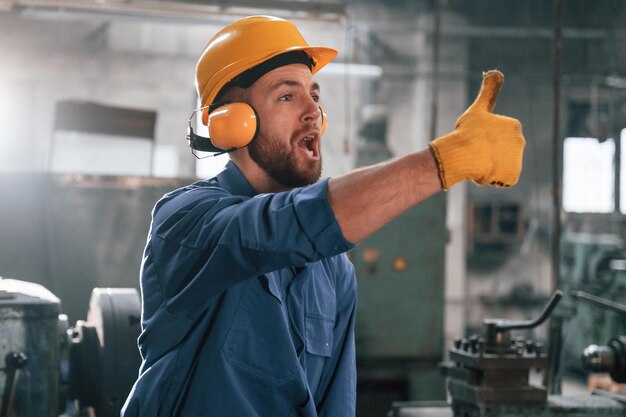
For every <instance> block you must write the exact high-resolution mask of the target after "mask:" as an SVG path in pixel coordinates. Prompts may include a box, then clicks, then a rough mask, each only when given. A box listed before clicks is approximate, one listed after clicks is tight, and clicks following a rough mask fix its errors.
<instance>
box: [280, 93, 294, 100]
mask: <svg viewBox="0 0 626 417" xmlns="http://www.w3.org/2000/svg"><path fill="white" fill-rule="evenodd" d="M279 100H280V101H291V94H285V95H284V96H281V97H280V99H279Z"/></svg>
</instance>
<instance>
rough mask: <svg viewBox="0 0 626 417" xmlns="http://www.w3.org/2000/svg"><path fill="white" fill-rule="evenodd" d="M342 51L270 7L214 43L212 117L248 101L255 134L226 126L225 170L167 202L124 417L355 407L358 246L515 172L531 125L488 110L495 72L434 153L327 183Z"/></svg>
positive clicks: (149, 252) (147, 260)
mask: <svg viewBox="0 0 626 417" xmlns="http://www.w3.org/2000/svg"><path fill="white" fill-rule="evenodd" d="M335 54H336V51H334V50H332V49H330V48H323V47H312V46H309V45H308V44H307V43H306V42H305V41H304V39H303V38H302V36H301V35H300V33H299V32H298V31H297V29H296V28H295V26H293V25H292V24H291V23H289V22H287V21H285V20H282V19H277V18H272V17H267V16H254V17H249V18H245V19H242V20H240V21H237V22H235V23H233V24H231V25H229V26H227V27H226V28H224V29H223V30H222V31H220V32H219V33H218V34H217V35H216V36H215V37H214V38H213V39H212V40H211V41H210V42H209V44H208V45H207V47H206V49H205V51H204V53H203V55H202V57H201V58H200V61H199V62H198V66H197V71H196V76H197V87H198V93H199V95H200V97H201V99H202V106H203V111H204V114H203V119H204V120H205V122H207V121H209V120H210V118H211V117H215V123H214V124H216V125H217V124H218V122H219V120H220V119H219V117H220V116H219V115H218V116H214V115H216V114H219V112H220V110H219V109H220V108H222V107H223V106H221V105H222V104H223V103H246V104H245V106H248V105H249V106H251V107H252V108H253V109H254V111H253V112H252V113H251V116H250V117H251V118H252V119H254V122H255V123H256V125H255V128H254V130H255V131H256V133H255V134H254V135H253V140H252V141H251V142H250V143H249V144H248V145H247V146H245V144H246V143H247V142H249V140H243V142H241V143H242V144H243V145H244V146H243V147H240V146H239V145H237V144H234V145H233V143H230V144H228V139H229V138H230V136H233V137H235V136H237V135H238V134H239V133H240V132H239V130H240V129H239V128H234V129H231V130H233V131H232V132H229V133H227V134H224V133H223V132H221V133H219V134H220V135H221V136H222V138H221V139H224V138H226V142H227V144H226V145H222V148H223V149H226V148H228V149H229V150H232V152H231V153H230V157H231V161H230V162H229V163H228V165H227V166H226V168H225V169H224V171H222V172H221V173H220V174H219V175H217V176H216V177H215V178H211V179H208V180H204V181H199V182H197V183H195V184H193V185H190V186H187V187H184V188H182V189H179V190H176V191H174V192H172V193H169V194H167V195H166V196H165V197H164V198H163V199H162V200H161V201H159V202H158V203H157V205H156V207H155V208H154V211H153V218H152V226H151V230H150V234H149V237H148V243H147V246H146V249H145V255H144V259H143V265H142V271H141V288H142V299H143V312H142V329H143V332H142V334H141V336H140V338H139V348H140V350H141V354H142V357H143V363H142V367H141V370H140V375H139V379H138V380H137V382H136V384H135V386H134V388H133V391H132V392H131V394H130V395H129V398H128V400H127V402H126V404H125V406H124V410H123V412H122V414H123V415H124V416H125V417H131V416H144V417H148V416H220V417H222V416H234V417H238V416H242V417H243V416H249V417H252V416H259V417H275V416H296V415H297V416H306V417H314V416H340V417H348V416H354V413H355V397H356V394H355V390H356V388H355V387H356V371H355V367H356V366H355V352H354V320H355V306H356V281H355V276H354V269H353V267H352V265H351V263H350V262H349V261H348V260H347V257H346V256H345V252H346V251H347V250H349V249H350V248H352V247H353V245H354V244H356V243H358V242H360V241H362V240H363V239H365V238H366V237H368V236H369V235H371V234H372V233H374V232H375V231H376V230H378V229H380V228H381V227H382V226H384V225H385V224H386V223H388V222H389V221H390V220H392V219H393V218H395V217H397V216H398V215H399V214H401V213H402V212H403V211H405V210H407V209H408V208H410V207H412V206H414V205H415V204H418V203H419V202H420V201H423V200H424V199H426V198H428V197H429V196H431V195H433V194H435V193H437V192H438V191H440V190H441V189H442V188H444V189H446V188H448V187H450V186H452V185H453V184H455V183H456V182H459V181H462V180H465V179H471V180H474V181H476V182H478V183H481V184H486V183H491V184H493V185H496V186H509V185H514V184H515V183H516V182H517V179H518V176H519V173H520V171H521V162H522V152H523V147H524V143H525V141H524V138H523V136H522V133H521V127H520V124H519V122H518V121H516V120H514V119H510V118H506V117H503V116H498V115H494V114H491V109H492V108H493V106H494V104H495V99H496V96H497V93H498V90H499V85H500V82H501V81H502V79H501V74H499V73H497V72H490V73H488V74H487V75H486V76H485V81H484V83H483V87H482V89H481V93H480V95H479V98H478V99H477V100H476V102H475V103H474V104H473V105H472V106H471V107H470V109H468V111H467V112H466V113H465V114H464V115H463V116H462V117H461V118H460V119H459V121H458V122H457V127H456V129H455V130H454V131H453V132H452V133H450V134H448V135H446V136H444V137H442V138H439V139H437V140H435V141H434V142H432V143H431V144H430V146H429V148H427V149H423V150H420V151H417V152H414V153H411V154H409V155H406V156H403V157H401V158H398V159H394V160H391V161H388V162H385V163H381V164H378V165H375V166H371V167H366V168H362V169H359V170H356V171H353V172H351V173H348V174H346V175H343V176H341V177H337V178H331V179H324V180H320V174H321V167H322V164H321V154H320V142H321V134H322V130H323V129H322V124H323V114H322V111H321V109H320V107H319V98H320V94H321V93H320V87H319V86H318V84H317V83H316V82H315V81H314V79H313V74H315V73H316V72H317V71H318V70H319V69H320V68H321V67H322V66H324V65H325V64H326V63H328V62H330V61H331V60H332V59H333V58H334V56H335ZM209 105H213V106H211V107H210V108H206V106H209ZM226 106H230V104H227V105H226ZM230 111H231V110H230V109H229V110H228V111H226V112H225V114H228V113H229V112H230ZM233 112H234V111H233ZM223 113H224V112H223ZM229 117H230V116H229ZM246 123H247V122H246ZM246 123H242V125H245V124H246ZM211 124H213V121H211V122H209V125H210V126H211ZM241 129H242V130H245V129H244V128H243V127H242V128H241ZM246 129H247V128H246ZM235 130H237V131H235ZM211 135H212V136H216V135H217V133H216V134H214V133H211ZM216 137H217V136H216ZM212 140H214V138H212ZM214 141H215V140H214ZM235 142H237V143H239V140H238V139H237V140H236V141H235ZM231 148H235V149H234V150H233V149H231ZM416 238H418V237H416Z"/></svg>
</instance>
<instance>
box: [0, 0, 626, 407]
mask: <svg viewBox="0 0 626 417" xmlns="http://www.w3.org/2000/svg"><path fill="white" fill-rule="evenodd" d="M249 15H271V16H277V17H280V18H284V19H287V20H289V21H291V22H293V23H294V24H295V25H296V26H297V27H298V28H299V29H300V31H301V32H302V34H303V35H304V38H305V39H306V40H307V42H308V43H309V44H311V45H325V46H330V47H333V48H335V49H337V50H338V51H339V54H338V55H337V58H336V59H335V60H334V61H333V62H332V63H330V64H328V65H327V66H326V67H324V68H323V69H322V70H321V71H320V72H319V73H317V74H316V75H315V80H316V81H317V82H318V83H319V84H320V86H321V92H322V94H321V103H322V106H323V108H324V112H325V114H326V115H327V116H328V122H327V129H326V131H325V134H324V138H323V140H322V143H321V147H322V154H323V156H324V165H323V171H322V176H323V177H335V176H339V175H342V174H345V173H347V172H350V171H352V170H354V169H356V168H358V167H363V166H369V165H372V164H375V163H378V162H381V161H385V160H388V159H389V158H395V157H399V156H402V155H405V154H408V153H410V152H413V151H416V150H419V149H422V148H425V147H427V145H428V143H429V142H430V141H431V140H432V139H434V138H437V137H439V136H441V135H443V134H445V133H447V132H450V131H451V130H452V129H454V126H455V121H456V120H457V118H458V117H459V115H461V114H462V113H463V112H464V111H465V109H466V108H467V107H468V106H469V105H470V104H471V103H472V101H473V100H474V97H475V96H476V93H477V92H478V90H479V88H480V85H481V82H482V78H483V75H482V74H483V72H484V71H488V70H491V69H498V70H499V71H501V72H502V73H503V74H504V83H503V86H502V89H501V91H500V94H499V97H498V100H497V104H496V107H495V110H494V112H495V113H498V114H502V115H507V116H511V117H514V118H517V119H519V120H520V122H521V123H522V126H523V133H524V136H525V138H526V147H525V150H524V159H523V170H522V174H521V176H520V178H519V182H518V184H517V185H515V186H514V187H510V188H494V187H490V186H488V185H478V184H474V183H472V182H469V181H465V182H463V183H460V184H457V185H455V186H454V187H451V188H450V189H448V190H446V191H442V192H439V193H437V194H436V195H435V196H433V197H431V198H429V199H428V200H426V201H424V202H423V203H421V204H419V205H417V206H415V207H414V208H412V209H410V210H408V211H407V212H406V213H404V214H402V215H401V216H400V217H398V218H397V219H395V220H393V221H392V222H390V223H389V224H388V225H386V226H385V227H384V228H383V229H381V230H380V231H378V232H376V233H375V234H374V235H372V236H371V237H369V238H367V239H366V240H365V241H363V242H361V243H359V244H358V245H357V246H356V247H355V248H354V249H352V250H350V251H349V253H348V257H349V259H350V260H351V261H352V263H353V264H354V267H355V270H356V276H357V283H358V308H357V315H356V330H355V343H356V366H357V399H356V415H357V416H358V417H386V416H389V417H396V416H397V417H399V416H414V417H418V416H422V417H427V416H431V417H443V416H446V417H452V416H454V417H487V416H489V417H513V416H557V415H558V416H576V417H586V416H602V417H604V416H624V415H626V246H625V244H626V167H625V166H626V163H625V162H622V161H624V160H625V159H626V131H625V130H624V129H626V2H624V1H623V0H603V1H591V0H524V1H521V0H292V1H290V0H230V1H225V0H0V58H1V59H2V64H0V195H1V197H0V356H1V357H0V371H1V372H0V395H1V396H2V397H1V398H0V401H1V406H0V417H10V416H12V417H31V416H33V417H34V416H37V417H43V416H45V417H57V416H65V417H71V416H92V417H93V416H95V417H109V416H119V413H120V409H121V407H122V405H123V404H124V400H125V399H126V396H127V395H128V392H129V390H130V388H131V386H132V384H133V383H134V381H135V378H136V377H137V370H138V367H139V363H140V357H139V352H138V350H137V345H136V341H137V337H138V335H139V332H140V311H141V305H140V304H141V300H140V296H139V269H140V265H141V261H142V254H143V250H144V247H145V245H146V236H147V234H148V230H149V227H150V213H151V210H152V208H153V207H154V205H155V203H156V202H157V200H159V199H160V198H161V197H162V196H163V195H164V194H165V193H168V192H169V191H172V190H174V189H176V188H179V187H182V186H184V185H187V184H190V183H193V182H195V181H197V180H198V179H201V178H209V177H212V176H214V175H216V174H217V173H218V172H220V171H221V170H222V168H223V167H224V165H225V164H226V163H227V161H228V154H223V155H217V156H214V155H211V154H209V153H202V152H200V153H199V154H198V155H194V154H192V152H191V149H190V147H189V143H188V141H187V139H186V134H187V127H188V124H189V123H197V120H196V119H193V121H192V122H189V119H190V115H191V114H192V112H193V110H194V109H196V108H198V107H200V104H199V101H198V95H197V92H196V87H195V84H194V74H195V69H196V63H197V60H198V58H199V56H200V54H201V53H202V50H203V48H204V46H205V45H206V43H207V42H208V40H209V39H210V38H211V37H212V36H213V35H214V34H215V33H216V32H217V31H218V30H219V29H220V28H222V27H224V26H225V25H227V24H229V23H231V22H234V21H235V20H237V19H240V18H242V17H244V16H249ZM198 126H199V128H201V126H200V125H198ZM329 415H332V413H331V414H329ZM233 417H239V416H233Z"/></svg>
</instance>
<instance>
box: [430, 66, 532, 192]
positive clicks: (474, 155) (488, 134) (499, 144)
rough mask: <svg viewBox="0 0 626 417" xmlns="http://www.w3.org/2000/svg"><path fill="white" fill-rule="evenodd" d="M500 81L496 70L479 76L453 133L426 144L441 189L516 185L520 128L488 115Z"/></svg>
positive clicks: (510, 120) (514, 122)
mask: <svg viewBox="0 0 626 417" xmlns="http://www.w3.org/2000/svg"><path fill="white" fill-rule="evenodd" d="M503 80H504V75H502V73H501V72H500V71H497V70H491V71H488V72H485V73H483V84H482V86H481V88H480V92H479V93H478V97H476V100H475V101H474V103H473V104H472V105H471V106H470V107H469V108H468V109H467V110H466V111H465V113H463V114H462V115H461V117H459V119H458V120H457V121H456V126H455V129H454V131H452V132H451V133H449V134H447V135H445V136H442V137H440V138H437V139H435V140H434V141H432V142H431V143H429V147H430V149H431V151H432V153H433V155H434V156H435V159H436V161H437V166H438V168H439V178H440V179H441V185H442V187H443V188H444V189H447V188H449V187H451V186H452V185H454V184H456V183H457V182H460V181H463V180H472V181H474V182H476V183H478V184H491V185H493V186H494V187H510V186H512V185H515V184H517V180H518V179H519V175H520V172H521V170H522V155H523V153H524V146H525V144H526V140H525V139H524V136H523V134H522V125H521V123H520V122H519V121H518V120H517V119H513V118H510V117H506V116H501V115H498V114H493V113H492V111H493V108H494V106H495V104H496V100H497V98H498V93H499V92H500V87H501V86H502V81H503Z"/></svg>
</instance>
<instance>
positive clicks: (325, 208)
mask: <svg viewBox="0 0 626 417" xmlns="http://www.w3.org/2000/svg"><path fill="white" fill-rule="evenodd" d="M327 182H328V181H327V180H321V181H319V182H318V183H316V184H313V185H311V186H308V187H303V188H297V189H294V190H291V191H288V192H281V193H275V194H260V195H256V192H255V191H254V189H253V188H252V186H251V185H250V183H249V182H248V181H247V180H246V178H245V177H244V176H243V174H242V173H241V172H240V171H239V169H238V168H237V166H236V165H235V164H234V163H232V162H229V163H228V164H227V166H226V168H225V169H224V170H223V171H222V172H221V173H220V174H219V175H217V177H215V178H212V179H209V180H203V181H199V182H196V183H194V184H192V185H189V186H187V187H183V188H181V189H178V190H176V191H173V192H171V193H169V194H166V195H165V196H164V197H163V198H162V199H161V200H160V201H159V202H158V203H157V204H156V206H155V208H154V210H153V213H152V225H151V228H150V233H149V236H148V242H147V245H146V248H145V252H144V258H143V263H142V270H141V291H142V302H143V305H142V333H141V336H140V337H139V340H138V343H139V349H140V352H141V355H142V358H143V362H142V365H141V369H140V371H139V378H138V380H137V381H136V383H135V385H134V387H133V389H132V391H131V393H130V395H129V397H128V399H127V400H126V404H125V405H124V408H123V410H122V416H123V417H135V416H141V417H156V416H164V417H165V416H167V417H174V416H181V417H200V416H202V417H208V416H216V417H256V416H258V417H279V416H285V417H286V416H303V417H316V416H320V417H321V416H327V417H331V416H333V417H335V416H336V417H352V416H354V414H355V402H356V364H355V352H354V321H355V308H356V279H355V275H354V268H353V265H352V264H351V263H350V261H349V260H348V259H347V257H346V255H345V253H344V252H345V251H346V250H348V249H350V248H351V247H352V246H353V245H352V244H351V243H350V242H348V241H347V240H346V239H345V238H344V237H343V234H342V233H341V230H340V228H339V225H338V224H337V221H336V219H335V216H334V213H333V211H332V210H331V208H330V205H329V203H328V198H327V189H328V184H327Z"/></svg>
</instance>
